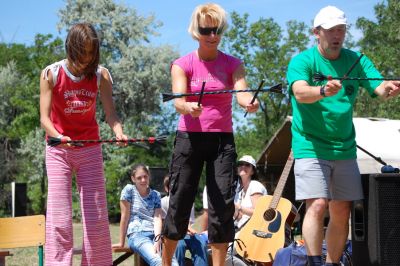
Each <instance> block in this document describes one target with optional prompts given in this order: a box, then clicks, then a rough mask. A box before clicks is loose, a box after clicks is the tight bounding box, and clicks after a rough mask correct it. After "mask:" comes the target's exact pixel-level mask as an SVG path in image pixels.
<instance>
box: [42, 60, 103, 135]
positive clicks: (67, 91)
mask: <svg viewBox="0 0 400 266" xmlns="http://www.w3.org/2000/svg"><path fill="white" fill-rule="evenodd" d="M49 68H50V70H51V71H52V74H53V76H54V75H55V76H54V77H55V79H53V81H55V82H54V84H55V85H54V88H53V92H52V94H53V96H52V103H51V113H50V118H51V121H52V122H53V124H54V127H55V128H56V129H57V131H58V132H60V133H61V134H63V135H65V136H69V137H70V138H71V139H72V140H81V139H96V140H97V139H99V127H98V124H97V121H96V97H97V92H98V78H96V76H95V77H93V78H92V79H88V78H85V77H82V78H81V77H75V76H73V75H72V74H71V73H70V72H69V70H68V69H67V66H66V63H65V60H63V61H60V62H57V63H55V64H53V65H52V66H49ZM97 76H98V75H97Z"/></svg>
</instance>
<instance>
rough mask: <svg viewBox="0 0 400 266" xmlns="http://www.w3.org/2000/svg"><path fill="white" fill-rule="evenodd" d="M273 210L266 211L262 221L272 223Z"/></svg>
mask: <svg viewBox="0 0 400 266" xmlns="http://www.w3.org/2000/svg"><path fill="white" fill-rule="evenodd" d="M275 214H276V212H275V210H274V209H268V210H266V211H265V212H264V219H265V220H266V221H272V220H273V219H274V217H275Z"/></svg>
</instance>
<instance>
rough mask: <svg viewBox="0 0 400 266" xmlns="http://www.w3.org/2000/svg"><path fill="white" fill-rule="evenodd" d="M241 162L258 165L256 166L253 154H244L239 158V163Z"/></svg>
mask: <svg viewBox="0 0 400 266" xmlns="http://www.w3.org/2000/svg"><path fill="white" fill-rule="evenodd" d="M240 162H246V163H249V164H251V165H252V166H254V167H257V166H256V160H254V158H253V157H252V156H250V155H244V156H242V157H241V158H240V159H239V160H238V163H240Z"/></svg>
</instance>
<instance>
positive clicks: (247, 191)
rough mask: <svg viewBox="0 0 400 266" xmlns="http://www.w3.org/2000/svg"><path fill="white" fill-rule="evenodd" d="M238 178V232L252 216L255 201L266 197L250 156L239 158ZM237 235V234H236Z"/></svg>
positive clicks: (236, 201)
mask: <svg viewBox="0 0 400 266" xmlns="http://www.w3.org/2000/svg"><path fill="white" fill-rule="evenodd" d="M237 173H238V175H239V176H240V179H239V185H238V188H237V190H236V195H235V215H234V217H233V219H234V220H235V229H236V232H238V231H239V230H240V229H241V228H242V227H243V226H244V225H245V223H246V222H247V221H248V220H249V219H250V217H251V215H253V211H254V208H255V206H256V203H257V200H258V198H259V197H261V196H263V195H267V194H268V193H267V190H266V189H265V187H264V185H263V184H261V183H260V182H259V181H257V180H256V179H257V167H256V160H254V158H253V157H251V156H250V155H245V156H243V157H241V158H240V159H239V161H238V163H237ZM236 235H237V233H236Z"/></svg>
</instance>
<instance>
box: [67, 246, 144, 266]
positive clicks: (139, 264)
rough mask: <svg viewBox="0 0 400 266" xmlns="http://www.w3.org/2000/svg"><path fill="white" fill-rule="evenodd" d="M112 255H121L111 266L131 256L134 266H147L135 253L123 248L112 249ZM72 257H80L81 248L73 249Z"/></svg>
mask: <svg viewBox="0 0 400 266" xmlns="http://www.w3.org/2000/svg"><path fill="white" fill-rule="evenodd" d="M112 252H113V253H122V254H120V255H119V257H118V258H116V259H115V260H114V261H113V266H115V265H119V264H120V263H122V262H123V261H125V260H126V259H128V258H129V257H131V256H132V255H133V256H134V265H135V266H146V265H148V264H147V263H146V262H145V261H144V260H143V259H142V258H141V257H140V256H139V254H137V253H134V252H133V251H132V250H131V249H130V248H128V247H123V248H112ZM73 254H74V255H82V248H74V251H73Z"/></svg>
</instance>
